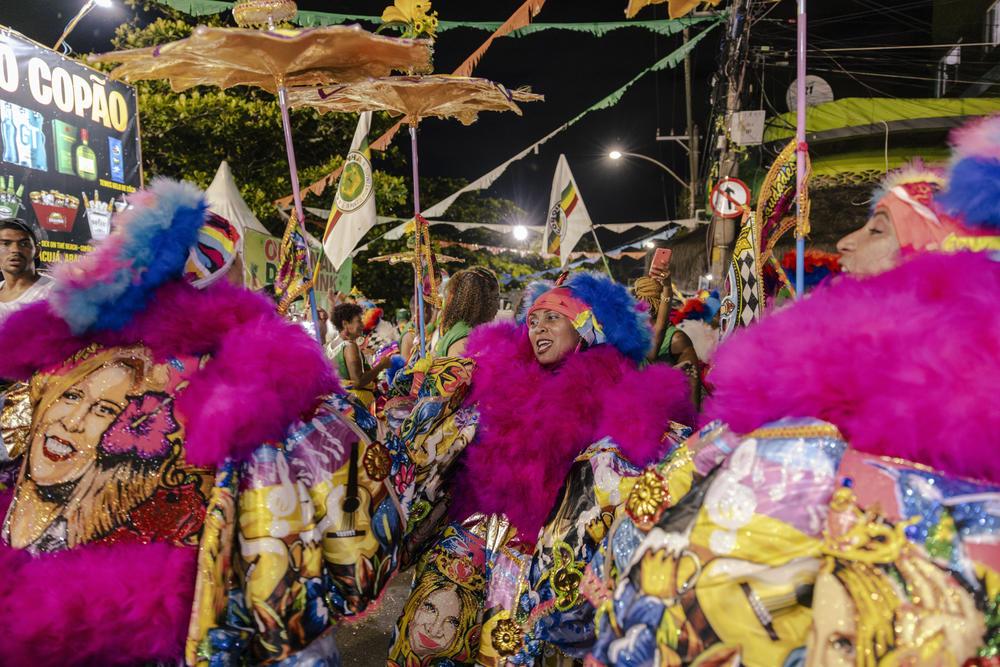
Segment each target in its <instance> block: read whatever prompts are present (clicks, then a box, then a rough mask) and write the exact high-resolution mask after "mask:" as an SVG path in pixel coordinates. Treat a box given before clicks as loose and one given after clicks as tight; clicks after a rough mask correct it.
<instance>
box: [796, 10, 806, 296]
mask: <svg viewBox="0 0 1000 667" xmlns="http://www.w3.org/2000/svg"><path fill="white" fill-rule="evenodd" d="M796 26H797V28H798V57H797V58H796V60H797V67H798V74H797V76H798V78H797V79H796V90H795V98H796V103H797V106H796V109H795V143H796V144H797V148H798V150H797V151H796V155H795V293H796V295H797V296H798V297H799V298H801V297H802V293H803V292H804V291H805V272H806V271H805V254H806V240H805V236H804V235H803V234H802V228H803V223H804V220H803V217H804V216H805V211H804V210H803V207H802V186H803V184H804V183H805V176H806V152H807V150H808V148H807V146H806V0H799V10H798V16H797V17H796Z"/></svg>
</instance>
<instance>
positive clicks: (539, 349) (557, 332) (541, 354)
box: [527, 308, 580, 366]
mask: <svg viewBox="0 0 1000 667" xmlns="http://www.w3.org/2000/svg"><path fill="white" fill-rule="evenodd" d="M527 323H528V340H529V341H530V343H531V351H532V352H533V353H534V355H535V359H536V360H537V361H538V363H540V364H541V365H542V366H551V365H553V364H555V363H558V362H560V361H562V360H563V359H564V358H565V357H566V356H567V355H569V354H571V353H572V352H573V350H575V349H576V347H577V345H579V343H580V334H579V332H577V330H576V329H575V328H574V327H573V322H571V321H570V319H569V318H568V317H566V316H565V315H563V314H562V313H558V312H556V311H554V310H549V309H547V308H539V309H537V310H533V311H532V312H531V314H530V315H528V321H527Z"/></svg>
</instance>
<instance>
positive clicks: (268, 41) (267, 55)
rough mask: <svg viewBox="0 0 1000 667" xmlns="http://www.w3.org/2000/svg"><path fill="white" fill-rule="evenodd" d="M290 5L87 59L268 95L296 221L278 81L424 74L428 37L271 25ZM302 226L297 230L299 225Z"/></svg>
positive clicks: (282, 87)
mask: <svg viewBox="0 0 1000 667" xmlns="http://www.w3.org/2000/svg"><path fill="white" fill-rule="evenodd" d="M295 11H296V10H295V3H294V2H292V1H291V0H250V1H248V2H242V3H239V4H238V6H237V7H236V8H235V9H234V15H236V16H237V18H238V19H241V20H242V21H243V23H244V24H245V25H255V24H256V25H261V24H264V23H265V22H266V23H267V25H268V26H269V29H267V30H255V29H251V28H210V27H207V26H198V27H197V28H195V29H194V33H193V34H192V35H191V36H190V37H187V38H185V39H179V40H177V41H175V42H169V43H167V44H160V45H159V46H153V47H147V48H142V49H130V50H126V51H112V52H110V53H103V54H98V55H92V56H90V60H91V61H92V62H117V63H121V64H120V65H119V66H118V67H116V68H115V69H114V70H113V71H112V72H111V75H112V76H114V77H116V78H121V79H126V80H130V81H137V80H146V79H169V80H170V87H171V88H173V89H174V90H175V91H182V90H187V89H188V88H191V87H192V86H198V85H205V86H219V87H221V88H230V87H232V86H238V85H248V86H257V87H259V88H263V89H265V90H268V91H270V92H272V93H276V94H277V96H278V106H279V108H280V109H281V124H282V130H283V131H284V135H285V152H286V154H287V155H288V171H289V174H290V176H291V181H292V192H293V194H294V197H295V212H296V213H297V214H298V219H299V220H300V221H303V220H305V216H304V215H303V212H302V196H301V194H300V192H299V175H298V169H297V167H296V165H295V149H294V147H293V145H292V130H291V122H290V120H289V117H288V100H287V95H286V93H287V88H286V86H288V85H292V84H295V85H323V84H330V83H336V82H339V81H353V80H357V79H363V78H365V77H373V76H374V77H378V76H388V75H389V74H391V73H392V72H393V70H396V71H405V72H429V71H431V63H430V60H431V45H432V42H431V41H430V40H426V39H401V38H396V37H383V36H381V35H375V34H373V33H370V32H368V31H367V30H364V29H362V28H361V27H359V26H324V27H321V28H305V29H292V30H284V29H276V28H274V24H275V23H276V22H280V21H282V20H290V19H291V18H293V17H294V16H295ZM302 231H303V235H304V233H305V227H304V226H303V228H302ZM306 266H307V269H311V268H312V267H311V261H310V259H309V257H308V254H307V255H306ZM309 295H310V299H309V301H310V306H311V308H312V311H313V320H314V321H315V322H316V323H317V326H316V330H317V332H318V331H319V323H318V317H317V314H316V303H315V299H314V298H312V292H311V291H310V292H309ZM317 335H318V334H317ZM321 342H322V341H321Z"/></svg>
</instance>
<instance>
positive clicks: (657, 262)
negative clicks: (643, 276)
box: [649, 248, 673, 276]
mask: <svg viewBox="0 0 1000 667" xmlns="http://www.w3.org/2000/svg"><path fill="white" fill-rule="evenodd" d="M672 252H673V251H672V250H671V249H670V248H657V249H656V252H655V253H653V263H652V264H650V265H649V275H650V276H652V275H653V269H660V270H663V269H665V268H667V266H669V265H670V254H671V253H672Z"/></svg>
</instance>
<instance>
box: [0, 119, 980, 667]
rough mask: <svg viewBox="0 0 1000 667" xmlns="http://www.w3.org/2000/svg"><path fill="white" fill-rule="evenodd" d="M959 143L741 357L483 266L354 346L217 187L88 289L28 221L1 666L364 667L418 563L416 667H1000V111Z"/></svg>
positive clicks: (15, 364) (616, 304)
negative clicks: (362, 642) (297, 317)
mask: <svg viewBox="0 0 1000 667" xmlns="http://www.w3.org/2000/svg"><path fill="white" fill-rule="evenodd" d="M951 142H952V146H953V158H952V161H951V162H950V163H949V165H948V166H947V167H946V168H945V167H941V168H936V167H931V166H927V165H924V164H923V163H921V162H919V161H915V162H914V163H911V164H909V165H908V166H906V167H904V168H903V169H900V170H897V171H894V172H892V173H890V174H888V175H887V176H886V178H885V179H884V180H883V182H882V183H881V184H880V189H879V190H877V191H876V193H875V195H874V197H873V202H874V203H873V205H872V210H871V215H870V217H869V219H868V220H867V222H866V223H865V225H864V227H862V228H861V229H859V230H857V231H856V232H853V233H851V234H849V235H847V236H846V237H844V238H843V239H842V240H841V241H840V242H839V243H838V246H837V249H838V251H839V253H840V257H839V265H840V268H841V269H842V270H843V273H844V275H841V276H838V277H836V278H834V279H830V280H827V281H825V282H824V283H823V284H821V285H819V286H817V287H816V288H815V289H814V290H813V291H811V292H810V293H809V294H808V295H805V296H804V297H803V298H800V299H799V300H797V301H794V302H791V301H789V302H786V303H784V304H783V305H782V306H781V307H780V308H777V309H775V310H774V311H773V312H769V313H767V315H766V317H764V318H763V319H762V320H761V321H760V322H757V323H755V324H753V325H752V326H750V327H747V328H745V329H741V330H737V331H735V332H733V333H731V334H730V335H729V336H728V337H727V338H726V339H725V340H723V341H722V342H718V339H717V334H715V333H714V332H717V331H718V319H719V314H720V299H719V297H718V295H717V294H710V293H707V292H706V293H703V294H701V295H698V296H696V297H695V298H694V299H693V300H691V301H689V302H687V303H676V302H675V301H674V289H673V285H672V282H671V276H670V270H669V268H665V267H657V268H655V269H654V270H652V271H651V272H650V275H649V276H648V277H645V278H643V279H640V280H639V281H637V282H636V284H635V285H634V286H633V288H632V289H631V290H630V289H628V288H626V287H625V286H624V285H621V284H619V283H616V282H615V281H614V280H612V279H611V278H609V277H608V276H606V275H602V274H596V273H588V272H578V273H570V274H565V275H563V276H561V277H560V278H559V280H557V281H555V282H552V283H543V282H539V283H533V284H532V285H530V286H529V287H527V288H526V289H525V290H524V292H523V293H522V294H521V295H520V299H519V300H518V306H517V308H516V309H515V311H514V312H512V313H501V312H500V303H501V301H500V298H501V286H500V283H499V281H498V280H497V277H496V275H495V274H494V273H493V272H492V271H490V270H489V269H488V268H486V267H483V266H472V267H469V268H467V269H464V270H461V271H458V272H456V273H455V274H454V275H452V276H451V277H450V278H449V279H448V280H447V281H446V282H445V283H444V285H443V292H442V294H441V295H428V297H429V298H428V302H427V303H426V304H423V306H421V304H420V303H419V302H418V301H416V300H411V302H410V303H409V304H408V305H409V307H408V308H400V309H398V310H397V311H396V312H395V318H394V319H395V322H392V323H390V322H389V321H388V318H387V317H385V316H384V312H383V310H382V308H380V307H379V306H378V305H377V304H375V303H374V302H371V301H369V300H368V299H367V298H365V297H364V296H362V295H360V294H355V295H339V294H337V295H333V297H332V299H331V301H332V304H331V310H330V312H329V314H327V313H326V312H325V311H323V312H322V313H321V317H320V322H319V325H320V332H319V333H320V339H321V340H323V341H324V344H322V345H321V344H320V343H318V342H317V339H316V335H315V332H313V331H310V330H307V329H306V328H304V327H302V326H300V325H299V324H298V323H296V322H292V321H289V320H288V319H287V318H283V317H281V316H279V315H278V314H277V312H276V309H275V307H274V306H275V304H274V302H273V300H271V299H268V298H266V297H265V296H263V295H261V294H255V293H253V292H251V291H250V290H248V289H246V288H244V287H243V286H242V274H243V266H242V262H241V261H240V255H241V248H242V238H241V236H242V232H241V230H240V229H239V228H238V227H237V226H235V225H233V224H231V223H229V222H228V221H226V220H224V219H222V218H219V217H218V216H216V215H214V214H212V213H210V212H209V210H208V205H207V203H206V200H205V197H204V193H202V192H200V191H199V190H198V189H197V188H195V187H194V186H192V185H190V184H185V183H178V182H175V181H170V180H166V179H158V180H154V181H153V183H152V184H151V185H150V187H149V188H148V189H146V190H144V191H142V192H140V193H137V194H136V195H135V196H133V197H132V198H131V200H130V203H131V204H132V206H131V207H130V208H129V209H127V210H126V211H124V212H122V213H121V214H120V215H119V216H118V217H117V219H116V223H115V228H114V231H113V233H112V234H111V236H109V238H108V239H106V240H105V241H103V242H101V243H99V244H97V246H96V249H95V250H94V251H93V252H92V253H90V254H88V255H86V256H83V257H81V258H80V259H79V261H77V262H75V263H73V264H66V265H59V266H56V267H53V268H52V269H51V273H45V272H40V271H39V261H38V256H39V239H38V238H37V236H36V233H35V231H34V230H33V228H32V227H31V226H30V225H29V224H27V223H26V222H24V221H23V220H20V219H7V220H3V221H0V272H2V274H3V281H2V282H0V349H2V350H4V352H3V354H2V355H0V379H2V380H0V381H2V382H3V385H0V386H2V390H3V391H2V394H0V427H2V431H0V438H2V445H3V446H2V447H0V505H2V507H3V509H4V521H3V524H2V529H0V562H2V563H3V565H4V570H5V575H6V576H5V577H4V579H3V583H2V584H0V595H2V599H3V600H4V602H5V604H4V605H0V619H2V618H7V619H8V621H9V624H8V626H7V627H8V632H6V633H2V634H0V663H2V664H10V665H28V664H31V665H36V666H39V667H40V666H42V665H71V664H79V665H90V664H102V665H146V664H180V663H186V664H191V665H212V666H214V665H243V664H273V665H286V666H291V665H337V664H339V663H340V660H341V657H340V656H339V653H338V649H337V646H336V643H335V641H334V636H333V628H334V627H335V626H336V625H338V624H340V623H349V622H352V621H356V620H359V619H363V618H366V617H367V616H369V615H371V614H374V613H379V601H380V599H381V596H382V594H383V592H384V591H385V588H386V585H387V583H388V582H389V581H390V579H391V578H392V577H393V576H395V575H397V574H399V573H401V572H405V573H406V575H405V576H412V581H413V585H412V589H411V592H410V595H409V599H408V600H407V602H406V604H405V606H404V608H403V612H402V615H401V617H400V618H399V620H398V622H397V626H396V633H395V637H394V638H393V643H392V647H391V649H390V651H389V653H388V655H387V656H386V661H387V663H388V664H389V665H393V666H394V667H425V666H429V665H441V666H448V667H457V666H459V665H488V666H491V667H492V666H498V665H502V664H510V665H528V664H540V663H543V662H546V663H557V662H568V661H582V662H583V663H584V664H609V665H610V664H614V665H622V666H625V665H628V666H633V665H703V666H707V665H738V664H740V665H742V664H745V665H749V666H750V667H766V666H773V665H781V666H787V667H793V666H798V665H803V664H806V665H826V666H832V665H859V666H868V665H871V666H875V665H995V664H998V662H997V661H998V660H1000V509H998V507H1000V504H998V501H1000V407H998V406H997V401H996V400H995V399H994V395H995V384H996V380H997V378H998V377H1000V346H998V345H997V341H996V332H997V331H998V330H1000V308H998V307H997V306H998V303H1000V236H998V235H1000V116H998V117H991V118H986V119H982V120H980V121H977V122H975V123H972V124H970V125H969V126H967V127H965V128H961V129H959V130H956V131H955V132H954V133H953V135H952V138H951ZM220 239H223V240H224V242H222V243H220V242H219V240H220ZM431 296H433V297H437V296H440V305H441V307H440V308H438V309H435V308H433V307H432V306H431V305H430V304H431V302H434V301H437V299H436V298H430V297H431ZM421 313H422V314H423V322H422V323H421V322H419V321H417V320H419V318H420V316H421ZM685 319H687V320H689V321H696V322H697V324H698V327H695V328H688V329H684V328H683V326H682V320H685ZM421 325H422V326H421ZM328 326H330V327H332V328H330V329H329V331H326V330H325V329H326V328H327V327H328ZM421 330H422V331H423V338H424V339H423V340H421V338H422V336H421ZM689 332H690V333H689ZM705 339H707V340H708V341H709V343H706V342H705ZM699 347H701V349H702V350H704V352H703V353H702V354H701V355H700V357H701V358H699V349H698V348H699ZM709 354H711V359H710V365H711V367H710V369H708V366H707V364H706V361H707V359H706V357H707V356H708V355H709Z"/></svg>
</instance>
